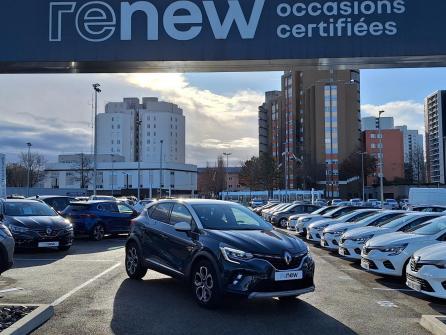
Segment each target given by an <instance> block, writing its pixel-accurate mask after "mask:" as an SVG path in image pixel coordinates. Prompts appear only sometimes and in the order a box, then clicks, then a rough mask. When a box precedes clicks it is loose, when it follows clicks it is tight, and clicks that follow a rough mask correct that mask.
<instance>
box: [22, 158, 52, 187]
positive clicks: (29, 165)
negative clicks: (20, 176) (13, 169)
mask: <svg viewBox="0 0 446 335" xmlns="http://www.w3.org/2000/svg"><path fill="white" fill-rule="evenodd" d="M19 158H20V163H19V164H20V165H21V166H22V167H24V168H25V169H26V173H28V170H29V175H30V177H29V184H30V186H31V187H34V186H36V185H37V184H38V183H40V182H41V181H43V179H44V178H45V165H46V159H45V156H43V155H42V154H40V153H38V152H34V153H31V154H30V155H28V153H25V152H22V153H21V154H20V156H19ZM26 184H27V182H26V183H25V185H24V186H26ZM24 186H23V187H24Z"/></svg>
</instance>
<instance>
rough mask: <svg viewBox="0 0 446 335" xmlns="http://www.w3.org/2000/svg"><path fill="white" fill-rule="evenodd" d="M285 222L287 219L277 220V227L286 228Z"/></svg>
mask: <svg viewBox="0 0 446 335" xmlns="http://www.w3.org/2000/svg"><path fill="white" fill-rule="evenodd" d="M287 222H288V220H287V219H280V221H279V228H282V229H286V226H287Z"/></svg>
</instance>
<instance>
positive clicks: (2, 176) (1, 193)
mask: <svg viewBox="0 0 446 335" xmlns="http://www.w3.org/2000/svg"><path fill="white" fill-rule="evenodd" d="M2 197H6V156H5V154H0V198H2Z"/></svg>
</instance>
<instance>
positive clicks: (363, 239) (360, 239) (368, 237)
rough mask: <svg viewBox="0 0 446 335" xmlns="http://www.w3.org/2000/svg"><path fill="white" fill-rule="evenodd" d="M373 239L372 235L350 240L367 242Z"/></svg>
mask: <svg viewBox="0 0 446 335" xmlns="http://www.w3.org/2000/svg"><path fill="white" fill-rule="evenodd" d="M372 237H373V235H367V236H362V237H358V238H354V239H352V241H353V242H363V243H365V242H367V241H368V240H370V239H371V238H372Z"/></svg>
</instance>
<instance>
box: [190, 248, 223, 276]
mask: <svg viewBox="0 0 446 335" xmlns="http://www.w3.org/2000/svg"><path fill="white" fill-rule="evenodd" d="M201 260H206V261H209V262H211V264H212V266H213V267H214V269H216V270H218V272H219V273H221V269H220V267H219V266H218V263H217V261H216V260H215V256H214V255H213V254H212V253H210V252H209V251H206V250H203V251H199V252H197V253H196V254H195V255H194V256H193V258H192V261H191V262H190V265H189V266H188V267H187V268H186V269H185V276H186V278H189V279H191V276H192V269H193V268H194V266H195V265H196V264H197V263H198V262H200V261H201Z"/></svg>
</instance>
